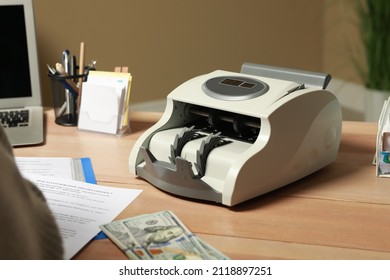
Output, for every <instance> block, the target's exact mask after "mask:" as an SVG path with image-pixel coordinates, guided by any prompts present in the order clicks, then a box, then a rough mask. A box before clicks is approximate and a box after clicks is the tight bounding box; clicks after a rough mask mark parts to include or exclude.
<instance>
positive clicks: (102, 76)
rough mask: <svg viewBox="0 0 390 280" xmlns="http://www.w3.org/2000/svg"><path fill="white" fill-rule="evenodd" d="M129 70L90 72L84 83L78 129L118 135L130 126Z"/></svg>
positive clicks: (130, 78) (130, 77)
mask: <svg viewBox="0 0 390 280" xmlns="http://www.w3.org/2000/svg"><path fill="white" fill-rule="evenodd" d="M131 81H132V76H131V74H130V73H118V72H106V71H91V72H89V75H88V81H87V82H85V83H83V94H82V98H81V105H80V113H79V122H78V128H79V129H84V130H92V131H99V132H105V133H112V134H121V133H122V132H124V131H125V130H127V129H128V128H129V102H130V89H131Z"/></svg>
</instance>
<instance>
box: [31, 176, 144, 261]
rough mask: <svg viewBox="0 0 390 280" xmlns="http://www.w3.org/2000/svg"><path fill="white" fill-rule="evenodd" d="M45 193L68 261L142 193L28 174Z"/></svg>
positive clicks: (134, 190)
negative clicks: (103, 225)
mask: <svg viewBox="0 0 390 280" xmlns="http://www.w3.org/2000/svg"><path fill="white" fill-rule="evenodd" d="M25 176H26V177H27V178H28V179H30V180H31V181H32V182H34V183H35V184H36V185H37V187H38V188H39V189H40V190H41V191H42V192H43V194H44V196H45V198H46V200H47V203H48V205H49V207H50V209H51V210H52V212H53V215H54V216H55V218H56V220H57V223H58V225H59V228H60V231H61V235H62V238H63V242H64V248H65V259H70V258H72V257H73V256H74V255H75V254H76V253H77V252H78V251H79V250H80V249H81V248H82V247H84V246H85V245H86V244H87V243H88V242H89V241H90V240H91V239H92V238H93V237H94V236H96V234H98V233H99V232H100V228H99V226H100V225H102V224H106V223H109V222H111V221H112V220H114V218H115V217H116V216H117V215H118V214H119V213H120V212H121V211H122V210H123V209H124V208H125V207H126V206H127V205H128V204H130V203H131V202H132V201H133V200H134V199H135V198H136V197H137V196H138V195H139V194H140V193H141V192H142V190H136V189H125V188H114V187H107V186H100V185H94V184H88V183H85V182H80V181H75V180H67V179H62V178H56V177H47V176H39V175H36V174H25Z"/></svg>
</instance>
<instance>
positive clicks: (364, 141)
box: [14, 110, 390, 260]
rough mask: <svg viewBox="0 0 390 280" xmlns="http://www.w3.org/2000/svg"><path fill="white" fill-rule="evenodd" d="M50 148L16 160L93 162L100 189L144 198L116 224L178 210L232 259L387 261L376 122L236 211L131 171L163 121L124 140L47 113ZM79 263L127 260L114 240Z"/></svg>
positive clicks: (149, 117)
mask: <svg viewBox="0 0 390 280" xmlns="http://www.w3.org/2000/svg"><path fill="white" fill-rule="evenodd" d="M45 116H46V123H47V125H46V142H45V144H43V145H39V146H33V147H18V148H15V149H14V152H15V155H16V156H33V157H37V156H42V157H90V158H91V160H92V164H93V168H94V171H95V175H96V179H97V181H98V184H101V185H105V186H115V187H120V188H135V189H142V190H143V192H142V193H141V194H140V196H138V197H137V198H136V199H135V201H134V202H132V203H131V204H130V205H129V206H128V207H127V208H126V209H125V210H124V211H123V212H122V213H121V214H120V215H119V216H118V217H117V219H123V218H127V217H131V216H135V215H140V214H145V213H152V212H157V211H161V210H171V211H173V212H174V213H175V214H176V215H177V216H178V217H179V219H180V220H181V221H182V222H183V223H184V224H185V225H186V226H187V227H188V228H189V229H190V230H191V231H192V232H194V233H195V234H197V235H198V236H199V237H201V238H202V239H203V240H205V241H206V242H208V243H209V244H211V245H213V246H214V247H215V248H217V249H219V250H220V251H222V252H223V253H224V254H226V255H227V256H229V257H230V258H231V259H390V179H388V178H377V177H376V175H375V166H374V165H373V164H372V160H373V156H374V153H375V139H376V133H377V125H376V124H375V123H362V122H344V123H343V131H342V140H341V146H340V151H339V155H338V158H337V160H336V161H335V162H334V163H332V164H331V165H329V166H327V167H325V168H324V169H322V170H320V171H318V172H316V173H314V174H312V175H310V176H308V177H306V178H304V179H301V180H299V181H297V182H295V183H292V184H290V185H288V186H285V187H283V188H280V189H278V190H276V191H273V192H271V193H268V194H266V195H263V196H260V197H257V198H254V199H251V200H249V201H246V202H244V203H241V204H239V205H237V206H234V207H227V206H223V205H220V204H213V203H208V202H200V201H195V200H190V199H184V198H179V197H176V196H173V195H170V194H168V193H164V192H162V191H160V190H159V189H157V188H155V187H153V186H152V185H150V184H149V183H147V182H146V181H144V180H143V179H140V178H135V177H134V176H132V175H131V174H130V173H129V171H128V158H129V154H130V150H131V148H132V146H133V144H134V142H135V140H136V139H137V138H138V137H139V136H140V135H141V134H142V133H143V131H144V130H145V129H146V128H147V127H149V126H151V125H152V124H153V123H155V122H156V121H157V120H158V119H159V117H160V116H161V115H160V114H158V113H132V115H131V122H130V124H131V132H130V133H128V134H126V135H123V136H115V135H108V134H102V133H97V132H88V131H81V130H78V129H77V128H76V127H63V126H59V125H56V124H55V123H54V116H53V111H52V110H48V111H46V112H45ZM75 259H90V260H91V259H127V257H126V255H125V254H124V253H122V251H121V250H120V249H119V248H118V247H116V245H114V244H113V243H112V242H111V241H110V240H109V239H102V240H93V241H91V242H90V243H89V244H87V245H86V246H85V247H84V248H83V249H82V250H81V251H80V252H79V253H78V254H77V255H76V256H75Z"/></svg>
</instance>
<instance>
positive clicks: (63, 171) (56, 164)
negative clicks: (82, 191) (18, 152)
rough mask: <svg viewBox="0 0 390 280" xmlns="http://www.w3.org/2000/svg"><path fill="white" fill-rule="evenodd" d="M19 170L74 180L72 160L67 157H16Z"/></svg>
mask: <svg viewBox="0 0 390 280" xmlns="http://www.w3.org/2000/svg"><path fill="white" fill-rule="evenodd" d="M15 161H16V164H17V165H18V167H19V170H20V171H21V172H22V173H23V174H24V173H32V174H38V175H44V176H52V177H60V178H64V179H74V178H73V177H72V159H71V158H65V157H53V158H50V157H16V158H15Z"/></svg>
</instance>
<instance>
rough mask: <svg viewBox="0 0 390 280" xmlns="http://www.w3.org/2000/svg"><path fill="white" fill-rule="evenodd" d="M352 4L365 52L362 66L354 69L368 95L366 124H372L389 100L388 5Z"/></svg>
mask: <svg viewBox="0 0 390 280" xmlns="http://www.w3.org/2000/svg"><path fill="white" fill-rule="evenodd" d="M355 2H356V11H357V16H358V20H359V32H360V37H361V40H362V44H363V48H364V63H363V65H362V64H357V69H358V72H359V74H360V76H361V78H362V80H363V82H364V85H365V86H366V88H367V89H368V91H369V94H368V95H369V96H368V100H367V106H368V108H367V120H369V121H371V120H372V121H375V120H378V117H379V114H380V111H381V109H382V106H383V102H384V100H386V99H387V98H388V97H389V96H390V1H389V0H356V1H355ZM376 107H379V108H376Z"/></svg>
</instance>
